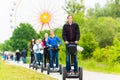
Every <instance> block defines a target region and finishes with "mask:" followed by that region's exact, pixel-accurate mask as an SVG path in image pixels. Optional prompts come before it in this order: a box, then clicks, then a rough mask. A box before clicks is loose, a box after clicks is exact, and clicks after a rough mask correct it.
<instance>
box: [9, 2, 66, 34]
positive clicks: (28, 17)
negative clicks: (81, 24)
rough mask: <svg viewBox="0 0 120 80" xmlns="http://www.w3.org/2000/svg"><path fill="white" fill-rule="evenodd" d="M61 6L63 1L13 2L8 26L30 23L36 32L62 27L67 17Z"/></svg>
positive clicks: (13, 26) (14, 26)
mask: <svg viewBox="0 0 120 80" xmlns="http://www.w3.org/2000/svg"><path fill="white" fill-rule="evenodd" d="M63 6H64V0H59V1H58V0H13V2H12V5H11V10H10V23H11V25H10V26H11V28H13V29H14V28H16V27H17V26H19V24H20V23H30V24H31V25H32V26H33V28H34V29H35V30H36V31H37V32H38V31H42V30H45V29H54V28H58V27H62V26H63V24H64V23H65V20H66V16H67V14H66V12H65V11H64V10H63Z"/></svg>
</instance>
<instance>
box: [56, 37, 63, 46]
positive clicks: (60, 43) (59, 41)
mask: <svg viewBox="0 0 120 80" xmlns="http://www.w3.org/2000/svg"><path fill="white" fill-rule="evenodd" d="M57 41H58V44H59V45H62V42H61V40H60V38H58V37H57Z"/></svg>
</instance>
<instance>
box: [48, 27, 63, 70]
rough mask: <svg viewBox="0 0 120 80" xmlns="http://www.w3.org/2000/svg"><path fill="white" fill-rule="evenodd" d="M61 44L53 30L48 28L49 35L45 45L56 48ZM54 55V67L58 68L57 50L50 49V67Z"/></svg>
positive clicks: (51, 66)
mask: <svg viewBox="0 0 120 80" xmlns="http://www.w3.org/2000/svg"><path fill="white" fill-rule="evenodd" d="M60 45H61V40H60V39H59V38H58V37H57V36H55V34H54V31H53V30H52V29H51V30H50V37H49V38H48V40H47V46H49V47H50V48H53V49H57V48H58V47H59V46H60ZM54 56H55V61H56V68H58V51H54V50H52V49H50V68H51V69H53V68H54V66H53V62H54Z"/></svg>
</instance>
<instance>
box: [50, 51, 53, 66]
mask: <svg viewBox="0 0 120 80" xmlns="http://www.w3.org/2000/svg"><path fill="white" fill-rule="evenodd" d="M50 68H53V51H52V50H50Z"/></svg>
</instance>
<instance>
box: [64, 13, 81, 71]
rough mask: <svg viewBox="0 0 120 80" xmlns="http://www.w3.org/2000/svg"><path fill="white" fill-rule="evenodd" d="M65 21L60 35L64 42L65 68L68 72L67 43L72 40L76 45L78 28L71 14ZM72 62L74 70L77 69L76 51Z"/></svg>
mask: <svg viewBox="0 0 120 80" xmlns="http://www.w3.org/2000/svg"><path fill="white" fill-rule="evenodd" d="M67 20H68V21H67V23H66V24H64V26H63V30H62V37H63V40H64V41H65V44H66V70H67V73H69V72H70V69H71V68H70V54H69V52H68V45H69V43H70V42H74V43H75V44H76V45H77V44H78V41H79V39H80V29H79V26H78V24H77V23H74V22H73V16H72V15H68V17H67ZM73 59H74V60H73V62H74V72H75V73H76V72H77V71H78V61H77V53H76V55H74V56H73Z"/></svg>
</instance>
